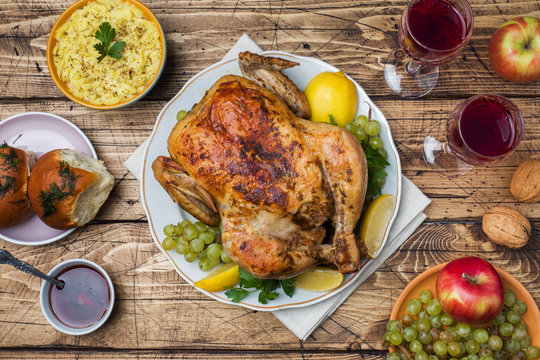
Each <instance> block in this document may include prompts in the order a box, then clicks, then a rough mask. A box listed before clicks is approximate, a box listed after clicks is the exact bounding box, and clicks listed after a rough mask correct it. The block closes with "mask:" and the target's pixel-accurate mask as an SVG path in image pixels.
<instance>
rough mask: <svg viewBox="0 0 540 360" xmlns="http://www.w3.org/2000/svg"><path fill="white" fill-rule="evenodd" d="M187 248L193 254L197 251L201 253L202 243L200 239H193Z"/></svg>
mask: <svg viewBox="0 0 540 360" xmlns="http://www.w3.org/2000/svg"><path fill="white" fill-rule="evenodd" d="M189 247H190V248H191V250H192V251H193V252H196V253H198V252H199V251H203V249H204V243H203V241H202V240H201V239H199V238H195V239H193V240H191V241H190V242H189Z"/></svg>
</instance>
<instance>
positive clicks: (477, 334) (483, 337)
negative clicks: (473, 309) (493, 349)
mask: <svg viewBox="0 0 540 360" xmlns="http://www.w3.org/2000/svg"><path fill="white" fill-rule="evenodd" d="M473 336H474V341H476V342H477V343H479V344H485V343H487V342H488V340H489V334H488V332H487V330H486V329H476V330H474V333H473Z"/></svg>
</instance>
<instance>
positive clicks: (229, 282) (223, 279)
mask: <svg viewBox="0 0 540 360" xmlns="http://www.w3.org/2000/svg"><path fill="white" fill-rule="evenodd" d="M239 280H240V273H239V271H238V265H236V264H235V263H232V262H231V263H227V264H224V265H222V266H220V267H219V268H217V269H216V270H214V271H212V272H211V273H210V274H208V275H207V276H205V277H204V278H202V279H201V280H199V281H197V282H195V286H196V287H198V288H200V289H203V290H206V291H211V292H217V291H223V290H225V289H227V288H230V287H231V286H234V285H236V284H238V281H239Z"/></svg>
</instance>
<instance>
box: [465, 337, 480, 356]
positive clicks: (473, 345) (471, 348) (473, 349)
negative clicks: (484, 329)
mask: <svg viewBox="0 0 540 360" xmlns="http://www.w3.org/2000/svg"><path fill="white" fill-rule="evenodd" d="M465 349H466V350H467V352H468V353H469V354H476V353H477V352H479V351H480V344H478V343H477V342H476V341H474V340H469V341H467V343H466V344H465Z"/></svg>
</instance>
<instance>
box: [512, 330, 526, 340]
mask: <svg viewBox="0 0 540 360" xmlns="http://www.w3.org/2000/svg"><path fill="white" fill-rule="evenodd" d="M525 336H527V330H525V329H522V328H519V329H514V332H513V333H512V339H514V340H518V341H519V340H521V339H523V338H525Z"/></svg>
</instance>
